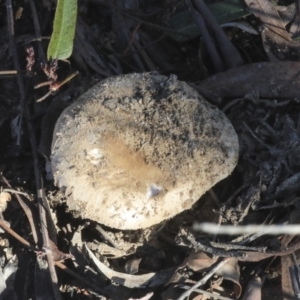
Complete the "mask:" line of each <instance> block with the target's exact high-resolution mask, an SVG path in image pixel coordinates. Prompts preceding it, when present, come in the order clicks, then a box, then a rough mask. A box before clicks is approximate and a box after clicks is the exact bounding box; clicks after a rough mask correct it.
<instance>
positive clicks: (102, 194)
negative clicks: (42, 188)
mask: <svg viewBox="0 0 300 300" xmlns="http://www.w3.org/2000/svg"><path fill="white" fill-rule="evenodd" d="M237 160H238V138H237V135H236V133H235V131H234V129H233V127H232V125H231V123H230V121H229V120H228V119H227V118H226V116H225V115H224V114H223V113H222V112H221V111H220V110H219V109H217V108H216V107H214V106H213V105H211V104H210V103H208V102H207V101H205V100H204V99H203V98H202V97H201V96H200V95H199V94H198V93H197V92H196V91H195V90H194V89H193V88H191V87H190V86H188V85H187V84H186V83H184V82H181V81H178V80H177V79H176V76H171V77H169V78H168V77H166V76H161V75H157V74H153V73H144V74H130V75H122V76H117V77H112V78H108V79H106V80H103V81H101V82H100V83H98V84H96V85H95V86H93V87H92V88H91V89H89V90H88V91H87V92H86V93H84V94H83V95H82V96H81V97H79V99H78V100H77V101H75V102H74V103H73V104H72V105H70V106H69V107H68V108H66V109H65V110H64V112H63V113H62V114H61V116H60V118H59V119H58V121H57V123H56V127H55V131H54V137H53V142H52V155H51V162H52V168H53V175H54V178H55V181H56V183H57V185H58V186H59V187H60V188H61V189H62V190H64V191H66V194H67V197H68V205H69V206H70V208H71V209H75V210H76V211H79V212H80V213H81V216H82V217H83V218H88V219H92V220H94V221H97V222H99V223H102V224H105V225H107V226H110V227H114V228H119V229H123V230H124V229H139V228H145V227H149V226H151V225H153V224H156V223H159V222H161V221H163V220H166V219H168V218H171V217H173V216H175V215H176V214H178V213H180V212H182V211H184V210H186V209H189V208H190V207H191V206H192V205H193V204H194V203H195V202H196V201H197V200H198V199H199V198H200V197H201V196H202V195H203V194H204V193H205V192H206V191H207V190H208V189H210V188H211V187H213V186H214V185H215V184H216V183H217V182H219V181H220V180H222V179H223V178H225V177H227V176H228V175H229V174H230V173H231V172H232V170H233V169H234V167H235V166H236V164H237Z"/></svg>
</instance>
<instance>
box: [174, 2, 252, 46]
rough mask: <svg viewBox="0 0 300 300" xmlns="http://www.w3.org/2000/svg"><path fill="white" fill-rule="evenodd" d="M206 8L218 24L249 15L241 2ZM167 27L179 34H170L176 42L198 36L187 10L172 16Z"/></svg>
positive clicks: (218, 4)
mask: <svg viewBox="0 0 300 300" xmlns="http://www.w3.org/2000/svg"><path fill="white" fill-rule="evenodd" d="M207 7H208V9H209V10H210V11H211V13H212V14H213V16H214V17H215V19H216V20H217V22H218V23H219V24H225V23H227V22H231V21H233V20H236V19H239V18H242V17H245V16H247V15H250V14H251V12H250V11H249V10H248V8H247V5H246V4H245V2H244V1H242V0H223V1H220V2H218V3H213V4H207ZM169 27H170V28H172V29H173V30H176V31H177V32H178V33H179V34H178V35H177V34H171V37H172V39H174V40H175V41H177V42H184V41H188V40H190V39H193V38H195V37H197V36H199V35H200V32H199V29H198V27H197V25H196V24H195V22H194V20H193V16H192V14H191V12H190V11H189V10H184V11H181V12H179V13H177V14H176V15H174V16H173V17H172V18H171V19H170V25H169ZM180 33H182V35H180Z"/></svg>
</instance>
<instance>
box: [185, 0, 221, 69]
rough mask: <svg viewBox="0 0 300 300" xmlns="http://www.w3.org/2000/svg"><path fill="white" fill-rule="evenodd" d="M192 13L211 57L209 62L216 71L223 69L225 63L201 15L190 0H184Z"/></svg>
mask: <svg viewBox="0 0 300 300" xmlns="http://www.w3.org/2000/svg"><path fill="white" fill-rule="evenodd" d="M186 2H187V4H188V6H189V8H190V10H191V12H192V14H193V18H194V21H195V23H196V24H197V26H198V28H199V30H200V32H201V36H202V38H203V40H204V44H205V46H206V49H207V51H208V54H209V56H210V58H211V62H212V64H213V65H214V68H215V70H216V71H217V72H222V71H225V69H226V68H225V65H224V63H223V61H222V58H221V57H220V55H219V52H218V50H217V47H216V45H215V43H214V40H213V38H212V36H211V35H210V33H209V31H208V29H207V27H206V24H205V22H204V19H203V17H202V15H200V14H199V12H198V11H196V9H195V8H194V6H193V4H192V2H191V0H186Z"/></svg>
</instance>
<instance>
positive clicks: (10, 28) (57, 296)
mask: <svg viewBox="0 0 300 300" xmlns="http://www.w3.org/2000/svg"><path fill="white" fill-rule="evenodd" d="M6 7H7V22H8V32H9V46H10V51H11V53H12V56H13V62H14V67H15V69H16V70H17V71H18V73H17V82H18V86H19V90H20V94H21V114H20V123H19V136H18V142H20V137H21V127H22V126H21V125H22V120H23V112H24V111H25V113H26V117H27V119H28V120H31V116H30V112H29V108H28V107H25V88H24V81H23V77H22V76H21V75H20V73H19V71H20V63H19V59H18V53H17V48H16V42H15V33H14V23H13V10H12V2H11V0H6ZM27 127H28V131H29V138H30V143H31V150H32V155H33V164H34V172H35V179H36V186H37V197H38V205H39V212H40V222H41V231H42V236H43V246H44V247H45V248H46V249H50V245H49V237H48V231H47V220H46V213H45V208H48V213H49V212H50V210H49V204H48V203H47V201H45V195H44V191H43V190H42V183H41V180H42V179H41V176H40V173H39V168H38V159H37V150H36V141H35V136H34V130H33V128H32V124H31V122H30V121H28V122H27ZM49 216H51V214H49ZM46 255H47V261H48V267H49V271H50V276H51V281H52V290H53V294H54V297H55V299H57V300H60V299H61V296H60V292H59V289H58V280H57V276H56V272H55V268H54V264H53V258H52V254H51V252H50V253H47V254H46Z"/></svg>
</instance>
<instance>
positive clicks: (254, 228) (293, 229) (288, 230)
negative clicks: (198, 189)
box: [193, 223, 300, 235]
mask: <svg viewBox="0 0 300 300" xmlns="http://www.w3.org/2000/svg"><path fill="white" fill-rule="evenodd" d="M193 229H194V230H196V231H202V232H205V233H209V234H227V235H238V234H247V233H257V232H259V233H260V234H261V235H263V234H270V235H280V234H289V235H299V234H300V225H285V224H281V225H245V226H238V225H237V226H233V225H221V226H219V225H216V224H213V223H196V224H194V226H193Z"/></svg>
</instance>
